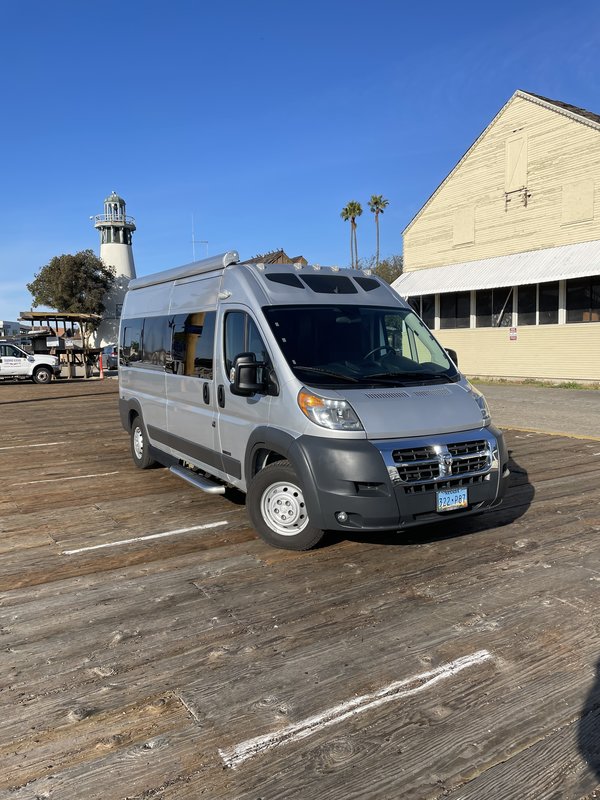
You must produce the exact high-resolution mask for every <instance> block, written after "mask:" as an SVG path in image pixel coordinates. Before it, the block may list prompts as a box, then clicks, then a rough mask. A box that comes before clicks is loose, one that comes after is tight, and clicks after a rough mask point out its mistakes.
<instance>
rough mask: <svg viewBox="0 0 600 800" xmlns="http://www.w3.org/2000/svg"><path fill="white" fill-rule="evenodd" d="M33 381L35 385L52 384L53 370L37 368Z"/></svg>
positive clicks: (43, 367)
mask: <svg viewBox="0 0 600 800" xmlns="http://www.w3.org/2000/svg"><path fill="white" fill-rule="evenodd" d="M32 378H33V380H34V381H35V383H50V381H51V380H52V370H51V369H50V367H45V366H42V367H36V369H35V370H34V371H33V376H32Z"/></svg>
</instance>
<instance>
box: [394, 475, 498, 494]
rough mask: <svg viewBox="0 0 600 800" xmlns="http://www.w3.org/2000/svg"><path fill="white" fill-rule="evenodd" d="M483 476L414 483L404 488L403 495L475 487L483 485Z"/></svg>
mask: <svg viewBox="0 0 600 800" xmlns="http://www.w3.org/2000/svg"><path fill="white" fill-rule="evenodd" d="M484 480H485V475H470V476H469V477H468V478H450V480H445V481H437V482H436V483H416V484H413V485H412V486H411V485H408V486H406V487H405V488H404V494H421V493H425V492H433V491H441V490H442V489H458V488H459V487H461V486H475V484H478V483H483V482H484Z"/></svg>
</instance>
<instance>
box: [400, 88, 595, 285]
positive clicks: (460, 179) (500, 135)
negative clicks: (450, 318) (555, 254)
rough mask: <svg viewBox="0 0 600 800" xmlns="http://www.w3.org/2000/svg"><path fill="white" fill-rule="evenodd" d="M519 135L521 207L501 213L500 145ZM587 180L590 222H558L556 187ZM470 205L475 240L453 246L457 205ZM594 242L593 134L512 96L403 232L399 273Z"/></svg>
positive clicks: (514, 204)
mask: <svg viewBox="0 0 600 800" xmlns="http://www.w3.org/2000/svg"><path fill="white" fill-rule="evenodd" d="M520 132H523V133H525V134H526V135H527V189H528V193H529V194H530V195H531V196H530V197H529V198H528V200H527V206H526V207H525V206H524V205H523V204H522V199H521V198H520V197H519V196H518V195H513V196H512V199H511V201H510V203H509V204H508V210H505V195H504V192H505V179H506V142H507V140H508V139H510V138H511V137H513V136H514V135H515V134H517V133H520ZM586 179H593V180H594V182H595V191H594V218H593V219H592V220H589V221H586V222H571V223H569V224H562V220H563V200H562V190H563V186H564V185H567V184H572V183H574V182H576V181H580V180H586ZM468 204H472V205H473V207H474V213H475V241H474V242H473V243H472V244H461V245H456V246H453V238H454V219H455V211H456V209H457V208H464V207H465V206H466V205H468ZM592 239H600V132H599V131H597V130H595V129H593V128H590V127H588V126H586V125H584V124H581V123H579V122H576V121H574V120H572V119H569V118H568V117H565V116H562V115H561V114H559V113H556V112H554V111H551V110H549V109H546V108H543V107H541V106H538V105H537V104H536V103H533V102H531V101H529V100H525V99H524V98H521V97H518V96H516V97H514V98H513V99H512V100H511V101H510V102H509V104H508V105H507V106H506V109H505V110H504V112H503V113H502V114H501V115H500V116H499V117H498V119H497V120H496V122H495V123H494V125H493V126H492V127H491V128H490V130H489V131H488V132H487V133H486V134H485V135H484V137H483V138H482V140H481V141H480V142H479V144H478V145H477V146H476V147H475V148H474V150H473V151H472V153H470V154H469V155H468V156H467V158H466V159H465V161H464V162H463V163H462V164H461V165H460V167H459V168H458V169H457V171H456V173H455V174H454V175H453V176H452V177H451V178H450V179H449V180H448V182H447V183H446V184H445V186H443V187H442V188H441V190H440V191H439V193H438V194H437V195H436V196H435V197H434V198H433V199H432V201H431V203H430V205H429V206H428V207H427V208H426V209H425V210H424V211H423V213H422V214H421V216H420V217H419V218H417V219H416V220H415V222H414V224H413V225H412V226H411V227H410V228H409V229H408V230H407V231H406V233H405V237H404V264H405V270H407V271H408V270H413V269H419V268H426V267H435V266H443V265H446V264H456V263H460V262H463V261H474V260H477V259H485V258H493V257H495V256H500V255H505V254H508V253H518V252H521V251H525V250H536V249H539V248H545V247H557V246H559V245H566V244H574V243H576V242H582V241H590V240H592Z"/></svg>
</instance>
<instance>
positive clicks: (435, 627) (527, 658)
mask: <svg viewBox="0 0 600 800" xmlns="http://www.w3.org/2000/svg"><path fill="white" fill-rule="evenodd" d="M542 391H544V392H546V391H547V390H542ZM578 394H579V393H578ZM69 395H71V396H69ZM561 397H564V393H561ZM0 414H1V415H2V423H3V424H2V438H1V441H0V448H3V449H2V450H0V453H1V454H2V455H3V456H4V458H2V459H0V486H1V487H2V491H1V493H0V643H1V645H2V647H1V649H0V678H1V679H0V714H1V719H2V726H0V764H1V765H2V769H1V770H0V798H2V800H5V799H6V798H11V800H34V798H42V797H43V798H55V799H56V800H80V799H81V798H86V800H95V799H96V798H97V799H98V800H100V798H101V799H102V800H121V799H122V798H132V799H135V800H142V798H151V799H156V798H161V800H175V799H176V798H177V800H198V798H210V800H214V799H216V798H227V800H237V799H238V798H239V799H240V800H258V798H263V800H306V798H313V797H315V798H316V797H318V798H319V800H349V799H350V798H361V799H362V798H369V800H392V798H393V800H396V799H397V798H403V800H421V799H422V798H431V799H432V800H441V798H450V800H459V798H460V800H466V799H467V798H468V799H469V800H475V799H477V800H481V798H486V800H507V799H508V798H514V799H515V800H517V799H518V800H541V799H544V798H546V799H547V800H550V798H552V799H553V800H558V798H561V800H564V799H565V798H579V797H582V796H585V795H590V796H591V795H592V793H593V792H594V791H595V789H596V787H597V785H598V783H599V782H600V777H599V775H598V773H599V772H600V758H599V756H598V741H599V731H600V727H599V723H598V718H599V715H600V710H599V709H600V705H599V702H600V701H599V700H598V697H599V695H598V689H597V684H596V681H597V678H596V663H597V661H598V659H599V657H600V629H599V628H598V624H597V619H598V615H599V613H600V446H599V445H598V443H597V442H593V441H585V440H578V439H569V438H562V437H550V436H543V435H539V434H531V433H519V432H513V433H509V434H508V437H507V438H508V442H509V445H510V448H511V452H512V459H511V468H512V472H513V476H512V485H511V489H510V492H509V495H508V497H507V500H506V502H505V504H504V505H503V506H502V507H501V508H500V509H498V510H497V511H495V512H494V513H492V514H490V515H488V516H486V517H478V518H471V519H467V520H465V521H464V522H460V521H459V520H455V521H449V522H448V524H447V525H446V526H444V527H439V526H438V527H430V528H427V529H422V530H421V531H418V532H416V531H414V530H412V531H411V532H410V534H394V535H388V536H385V537H381V536H380V537H378V538H377V539H374V538H370V537H366V536H365V537H360V538H358V537H357V538H355V539H354V540H352V541H350V540H342V539H336V538H334V537H331V538H330V539H329V541H328V542H327V544H326V545H325V546H323V547H321V548H320V549H318V550H316V551H313V552H310V553H291V552H284V551H277V550H273V549H270V548H269V547H267V546H266V545H264V544H263V543H262V542H261V541H260V540H258V539H257V538H256V536H255V534H254V532H253V531H252V529H251V528H250V526H249V524H248V520H247V517H246V512H245V508H244V506H243V504H239V502H238V503H236V502H233V501H231V500H228V499H227V498H224V497H209V496H206V495H203V494H201V493H199V492H197V491H196V490H194V489H193V488H192V487H189V486H188V485H187V484H184V483H182V482H180V481H178V480H177V479H176V478H175V477H173V476H172V475H171V474H170V473H169V472H168V471H166V470H162V469H155V470H149V471H146V472H140V471H138V470H135V469H134V467H133V466H132V464H131V460H130V457H129V452H128V440H127V437H126V435H125V434H124V432H122V430H121V429H120V426H119V422H118V414H117V407H116V385H115V383H114V382H104V383H103V384H100V383H95V384H87V385H85V384H83V383H81V384H77V385H73V386H72V387H68V388H65V386H63V385H61V384H53V385H52V386H48V387H40V386H34V385H22V386H19V385H12V386H9V385H5V386H3V385H0ZM565 416H566V412H565ZM73 420H77V421H78V425H79V427H78V428H75V427H74V426H73ZM201 526H202V527H201ZM158 534H161V536H158ZM163 534H166V535H163ZM148 537H155V538H148ZM469 658H470V659H471V660H470V661H467V662H465V659H469ZM465 663H466V664H467V666H464V665H465ZM461 665H462V666H461ZM382 692H387V694H385V698H386V700H385V702H382V703H379V700H380V699H381V697H382V696H383V695H382V694H381V693H382ZM374 697H377V698H378V699H377V700H373V699H372V698H374ZM361 698H362V699H361ZM364 698H371V700H365V699H364ZM359 703H362V705H360V707H357V709H356V713H352V714H350V713H347V714H343V713H342V712H340V711H339V709H340V708H342V709H345V710H346V711H347V710H348V709H349V708H351V707H352V708H353V707H354V706H353V704H355V705H356V704H359ZM369 703H370V704H369ZM336 709H338V711H337V712H336ZM327 714H329V717H327V716H326V715H327ZM336 714H337V715H336ZM324 715H325V716H324ZM328 720H329V721H328ZM325 722H327V724H325ZM294 726H295V727H294ZM293 730H296V732H297V731H298V730H301V733H302V735H297V736H294V735H293V733H291V731H293ZM270 736H271V737H273V738H272V740H271V741H272V745H269V747H268V748H266V749H263V750H260V751H259V750H257V749H256V747H254V750H253V749H252V745H251V746H250V749H249V751H248V749H246V750H242V746H244V745H245V743H247V742H248V741H249V740H253V739H255V738H256V737H270ZM240 752H243V753H244V754H245V755H248V752H249V755H248V757H247V758H246V759H245V760H244V761H243V762H239V763H238V764H237V766H236V767H235V768H232V767H228V766H226V764H227V763H231V759H230V760H229V761H227V759H228V758H230V756H231V754H232V753H233V754H236V753H237V754H239V753H240Z"/></svg>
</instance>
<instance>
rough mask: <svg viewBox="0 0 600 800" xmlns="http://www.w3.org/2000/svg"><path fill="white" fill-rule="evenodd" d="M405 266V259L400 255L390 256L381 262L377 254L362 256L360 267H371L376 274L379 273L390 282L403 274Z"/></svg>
mask: <svg viewBox="0 0 600 800" xmlns="http://www.w3.org/2000/svg"><path fill="white" fill-rule="evenodd" d="M403 267H404V259H403V257H402V256H399V255H393V256H388V258H384V259H383V261H380V262H379V264H378V263H377V261H376V258H375V256H371V258H361V260H360V269H370V270H372V271H373V272H374V273H375V275H378V276H379V277H380V278H381V279H382V280H384V281H386V282H387V283H390V284H391V283H393V282H394V281H395V280H396V278H399V277H400V275H402V269H403Z"/></svg>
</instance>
